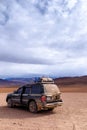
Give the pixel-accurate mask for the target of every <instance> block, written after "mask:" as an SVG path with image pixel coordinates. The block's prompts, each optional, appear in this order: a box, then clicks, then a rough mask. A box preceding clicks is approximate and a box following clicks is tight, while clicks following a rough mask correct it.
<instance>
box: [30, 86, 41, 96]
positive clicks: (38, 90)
mask: <svg viewBox="0 0 87 130" xmlns="http://www.w3.org/2000/svg"><path fill="white" fill-rule="evenodd" d="M41 93H43V87H42V86H41V85H32V87H31V94H41Z"/></svg>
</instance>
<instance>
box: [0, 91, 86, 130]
mask: <svg viewBox="0 0 87 130" xmlns="http://www.w3.org/2000/svg"><path fill="white" fill-rule="evenodd" d="M5 98H6V93H0V130H87V93H63V94H62V98H63V101H64V104H63V106H62V107H57V108H56V109H55V110H54V111H53V112H48V111H42V112H39V113H38V114H32V113H30V112H28V111H27V110H26V109H24V108H8V107H7V106H6V105H7V104H6V102H5Z"/></svg>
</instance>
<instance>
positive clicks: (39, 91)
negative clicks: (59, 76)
mask: <svg viewBox="0 0 87 130" xmlns="http://www.w3.org/2000/svg"><path fill="white" fill-rule="evenodd" d="M60 94H61V93H60V91H59V88H58V86H57V85H56V84H54V81H53V80H52V79H51V78H40V79H39V81H38V82H36V83H33V84H27V85H24V86H22V87H20V88H19V89H18V90H17V91H15V92H13V93H11V94H8V95H7V98H6V102H7V104H8V107H14V106H16V105H22V106H27V107H28V108H29V111H30V112H32V113H36V112H38V111H40V110H53V109H54V108H55V107H57V106H58V105H62V103H63V102H62V99H61V98H60Z"/></svg>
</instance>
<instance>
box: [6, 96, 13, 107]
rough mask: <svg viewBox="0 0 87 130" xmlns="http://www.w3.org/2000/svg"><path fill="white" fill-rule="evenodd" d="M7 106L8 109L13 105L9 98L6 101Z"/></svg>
mask: <svg viewBox="0 0 87 130" xmlns="http://www.w3.org/2000/svg"><path fill="white" fill-rule="evenodd" d="M7 105H8V107H13V103H12V100H11V98H9V99H8V101H7Z"/></svg>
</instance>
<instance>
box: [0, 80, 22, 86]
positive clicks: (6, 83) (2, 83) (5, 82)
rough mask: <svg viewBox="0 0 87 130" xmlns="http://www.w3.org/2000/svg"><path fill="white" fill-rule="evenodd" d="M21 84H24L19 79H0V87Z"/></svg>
mask: <svg viewBox="0 0 87 130" xmlns="http://www.w3.org/2000/svg"><path fill="white" fill-rule="evenodd" d="M23 84H24V83H23V82H19V81H11V80H5V79H0V87H14V86H21V85H23Z"/></svg>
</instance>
